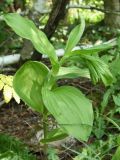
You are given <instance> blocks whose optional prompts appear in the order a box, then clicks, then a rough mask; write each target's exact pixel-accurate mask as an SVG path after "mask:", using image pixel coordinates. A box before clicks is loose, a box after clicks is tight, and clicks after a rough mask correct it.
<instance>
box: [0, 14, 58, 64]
mask: <svg viewBox="0 0 120 160" xmlns="http://www.w3.org/2000/svg"><path fill="white" fill-rule="evenodd" d="M3 19H4V20H5V22H6V23H7V24H8V25H9V26H10V27H11V28H12V29H13V30H14V32H15V33H16V34H18V35H19V36H21V37H22V38H26V39H28V40H30V41H31V42H32V43H33V45H34V47H35V49H36V50H37V51H38V52H40V53H42V54H45V55H47V56H48V57H49V58H50V59H51V62H52V63H53V64H55V63H57V61H58V58H57V56H56V53H55V49H54V47H53V46H52V44H51V43H50V42H49V40H48V38H47V36H46V35H45V34H44V33H43V32H42V31H40V30H39V29H38V28H37V27H36V26H35V24H34V23H33V22H32V21H31V20H29V19H27V18H23V17H22V16H20V15H19V14H17V13H9V14H4V16H3Z"/></svg>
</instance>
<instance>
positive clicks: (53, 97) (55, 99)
mask: <svg viewBox="0 0 120 160" xmlns="http://www.w3.org/2000/svg"><path fill="white" fill-rule="evenodd" d="M42 97H43V102H44V105H45V106H46V108H47V109H48V111H49V112H50V113H51V114H52V115H53V116H54V117H55V119H56V120H57V122H58V124H59V125H60V127H61V128H62V129H63V131H64V132H66V133H67V134H69V135H71V136H73V137H75V138H77V139H78V140H84V141H87V140H88V137H89V135H90V133H91V129H92V125H93V110H92V104H91V102H90V101H89V100H88V99H87V98H86V97H85V96H84V95H83V94H82V93H81V91H79V90H78V89H76V88H74V87H71V86H64V87H59V88H56V89H54V90H53V91H49V90H48V89H46V88H42Z"/></svg>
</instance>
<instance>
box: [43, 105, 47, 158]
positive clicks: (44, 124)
mask: <svg viewBox="0 0 120 160" xmlns="http://www.w3.org/2000/svg"><path fill="white" fill-rule="evenodd" d="M47 120H48V119H47V109H46V108H45V107H44V112H43V132H44V139H46V138H47V132H48V123H47ZM43 150H44V154H45V160H47V150H48V145H47V143H45V144H44V148H43Z"/></svg>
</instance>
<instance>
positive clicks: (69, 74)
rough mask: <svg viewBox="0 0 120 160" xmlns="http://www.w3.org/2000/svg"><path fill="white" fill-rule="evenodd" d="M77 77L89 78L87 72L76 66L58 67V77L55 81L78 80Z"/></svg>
mask: <svg viewBox="0 0 120 160" xmlns="http://www.w3.org/2000/svg"><path fill="white" fill-rule="evenodd" d="M78 77H86V78H90V74H89V70H88V69H81V68H78V67H76V66H71V67H60V69H59V72H58V75H57V79H62V78H78Z"/></svg>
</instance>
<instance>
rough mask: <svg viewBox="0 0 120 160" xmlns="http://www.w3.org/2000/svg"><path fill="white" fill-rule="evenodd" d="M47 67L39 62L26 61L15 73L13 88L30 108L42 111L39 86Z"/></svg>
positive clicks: (46, 72)
mask: <svg viewBox="0 0 120 160" xmlns="http://www.w3.org/2000/svg"><path fill="white" fill-rule="evenodd" d="M47 74H48V68H47V67H46V66H45V65H44V64H42V63H40V62H33V61H28V62H26V63H25V64H24V65H23V66H22V67H21V68H20V69H19V70H18V71H17V73H16V74H15V76H14V79H13V88H14V89H15V92H16V93H17V94H18V96H19V97H20V98H21V99H22V100H23V101H24V102H25V103H26V104H27V105H28V106H29V107H31V108H32V109H34V110H36V111H38V112H42V111H43V102H42V97H41V87H42V84H43V82H44V80H45V78H46V75H47Z"/></svg>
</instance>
